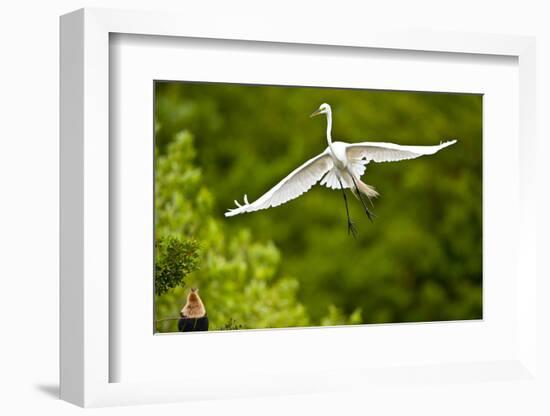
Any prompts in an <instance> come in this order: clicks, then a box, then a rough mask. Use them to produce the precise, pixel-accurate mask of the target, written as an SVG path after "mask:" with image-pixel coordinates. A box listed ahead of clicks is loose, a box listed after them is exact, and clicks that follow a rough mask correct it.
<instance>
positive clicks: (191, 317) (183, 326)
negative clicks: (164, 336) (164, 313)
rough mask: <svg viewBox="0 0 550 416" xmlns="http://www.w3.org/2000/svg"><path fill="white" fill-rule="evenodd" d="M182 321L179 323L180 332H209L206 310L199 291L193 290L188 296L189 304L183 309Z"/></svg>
mask: <svg viewBox="0 0 550 416" xmlns="http://www.w3.org/2000/svg"><path fill="white" fill-rule="evenodd" d="M180 315H181V319H180V320H179V322H178V329H179V330H180V332H187V331H208V317H207V316H206V308H205V307H204V304H203V303H202V300H201V298H200V296H199V289H197V288H191V291H190V292H189V294H188V295H187V303H186V304H185V306H184V307H183V308H182V310H181V312H180Z"/></svg>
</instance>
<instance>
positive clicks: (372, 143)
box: [61, 9, 537, 406]
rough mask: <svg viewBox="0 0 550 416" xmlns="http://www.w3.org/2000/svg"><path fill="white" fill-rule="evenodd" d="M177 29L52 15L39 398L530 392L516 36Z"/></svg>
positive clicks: (528, 151) (525, 41)
mask: <svg viewBox="0 0 550 416" xmlns="http://www.w3.org/2000/svg"><path fill="white" fill-rule="evenodd" d="M199 20H200V19H199ZM180 21H181V20H180V17H178V16H173V15H170V14H163V13H158V14H157V13H144V12H123V11H112V10H95V9H93V10H89V9H86V10H80V11H77V12H74V13H72V14H69V15H66V16H63V17H62V19H61V81H62V87H61V101H62V107H61V110H62V120H61V207H62V216H61V218H62V220H61V244H62V246H61V250H62V260H61V289H62V293H61V396H62V398H64V399H65V400H68V401H71V402H73V403H76V404H79V405H82V406H103V405H112V404H135V403H155V402H164V401H183V400H193V399H205V398H214V397H216V398H220V397H222V398H223V397H228V398H229V397H243V396H245V397H248V396H255V395H266V394H284V393H292V394H296V393H307V392H323V391H334V390H341V389H345V390H355V389H357V390H358V391H360V390H361V389H363V388H365V387H366V386H368V388H369V389H373V390H376V389H382V390H383V389H384V387H383V386H387V385H388V384H389V385H391V386H392V387H394V388H397V389H407V386H411V385H412V384H413V383H420V384H422V385H424V386H427V387H426V388H427V389H429V388H430V387H429V386H430V385H433V383H443V384H445V383H456V382H460V383H466V384H469V385H474V386H476V388H479V386H480V385H481V384H483V383H481V382H490V383H493V382H494V383H498V382H502V381H506V382H510V383H515V382H518V383H519V382H522V381H525V380H531V381H530V382H533V383H536V382H537V381H536V379H533V377H534V374H535V370H536V362H535V361H534V351H535V348H536V336H535V335H536V327H535V324H534V322H535V319H534V318H535V317H536V304H535V303H534V302H533V301H532V300H533V298H534V291H535V282H536V270H535V269H534V262H532V257H531V256H532V255H533V253H534V250H533V248H534V247H535V238H534V230H535V219H534V218H533V217H532V216H529V215H524V213H525V212H528V211H529V210H530V208H531V207H530V204H533V203H534V202H533V200H532V199H531V198H530V197H529V195H531V193H532V192H533V187H532V180H533V177H532V176H533V171H532V165H533V160H534V153H533V150H532V147H531V146H530V143H533V141H534V131H533V130H532V123H530V117H531V114H533V111H532V110H533V108H534V98H533V97H534V79H533V77H532V74H533V71H534V46H533V44H534V41H533V40H532V39H531V38H522V37H513V36H489V35H465V34H438V36H427V35H426V34H425V33H420V32H419V33H416V34H414V33H408V34H406V35H404V34H400V33H394V34H389V33H386V34H384V33H380V32H374V31H373V32H368V31H367V32H365V33H362V34H361V35H358V34H356V33H353V34H351V33H347V32H345V31H344V32H341V33H340V32H338V31H329V32H317V31H315V30H313V31H309V32H308V34H307V35H305V34H304V33H303V32H302V31H300V29H299V28H294V29H292V28H289V29H288V30H285V31H284V32H283V31H281V30H279V29H277V28H276V27H270V26H269V25H267V26H264V27H262V28H261V29H260V28H259V27H257V26H254V25H252V26H250V27H247V26H246V25H245V26H243V27H242V30H243V32H241V34H239V35H235V34H234V33H233V32H232V31H231V28H230V26H228V25H227V24H223V23H222V24H220V25H213V26H202V25H201V24H200V22H199V21H197V22H188V24H187V25H184V26H182V25H181V24H180ZM242 33H246V35H243V34H242ZM306 36H307V37H306ZM310 116H311V117H310ZM518 149H519V151H518ZM520 270H521V273H520ZM404 345H406V348H403V346H404ZM182 352H184V355H182ZM182 356H184V357H186V358H185V359H184V360H181V357H182ZM327 357H335V358H336V357H337V359H327ZM495 388H496V387H495Z"/></svg>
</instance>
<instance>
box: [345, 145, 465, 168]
mask: <svg viewBox="0 0 550 416" xmlns="http://www.w3.org/2000/svg"><path fill="white" fill-rule="evenodd" d="M455 143H456V140H450V141H448V142H445V143H441V144H439V145H435V146H401V145H398V144H394V143H381V142H363V143H350V144H349V145H348V147H347V149H346V152H347V155H348V158H350V159H364V160H366V161H367V163H368V162H371V161H373V162H396V161H398V160H406V159H415V158H417V157H420V156H423V155H433V154H434V153H437V152H438V151H440V150H441V149H443V148H445V147H447V146H450V145H452V144H455Z"/></svg>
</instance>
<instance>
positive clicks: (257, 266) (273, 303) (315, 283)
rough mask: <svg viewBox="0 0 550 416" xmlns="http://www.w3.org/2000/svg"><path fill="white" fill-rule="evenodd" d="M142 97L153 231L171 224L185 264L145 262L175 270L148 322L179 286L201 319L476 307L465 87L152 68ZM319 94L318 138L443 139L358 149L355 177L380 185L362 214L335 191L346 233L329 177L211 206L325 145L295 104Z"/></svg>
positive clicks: (473, 169)
mask: <svg viewBox="0 0 550 416" xmlns="http://www.w3.org/2000/svg"><path fill="white" fill-rule="evenodd" d="M155 99H156V102H155V147H156V157H155V163H156V178H155V179H156V181H155V184H156V199H155V206H156V237H157V242H162V241H166V239H167V238H172V239H175V240H176V242H179V243H180V244H181V245H182V250H188V252H186V255H187V257H185V256H183V257H182V259H181V262H182V263H186V262H189V261H192V262H193V266H196V267H193V268H192V269H189V268H188V269H186V270H184V271H183V272H182V271H180V269H181V267H180V269H178V268H177V265H176V266H174V265H172V266H170V267H174V268H173V269H166V267H168V266H166V264H164V263H162V264H160V263H159V261H157V274H158V275H160V271H161V270H168V271H169V273H168V274H167V275H168V276H169V275H170V270H173V273H174V274H177V275H178V276H179V278H180V279H179V281H178V282H179V284H178V285H176V286H175V287H174V288H171V289H170V290H167V291H164V292H162V293H158V294H157V296H156V303H157V308H156V319H157V320H159V322H157V330H158V331H174V330H176V321H169V320H167V321H160V320H161V319H165V318H169V317H174V316H177V315H178V313H179V310H180V309H181V308H182V306H183V304H184V303H185V296H186V293H187V291H188V288H189V287H192V286H197V287H199V289H200V294H201V297H202V299H203V301H204V303H205V306H206V309H207V311H208V316H209V319H210V323H211V328H212V329H224V328H225V329H235V328H266V327H290V326H313V325H336V324H347V323H387V322H410V321H438V320H463V319H480V318H481V317H482V97H481V96H480V95H472V94H446V93H445V94H443V93H419V92H398V91H373V90H353V89H327V88H301V87H300V88H299V87H274V86H256V85H235V84H206V83H182V82H157V83H155ZM323 102H327V103H329V104H330V105H331V106H332V110H333V119H334V122H333V130H332V136H333V139H334V140H342V141H348V142H360V141H389V142H394V143H398V144H411V145H433V144H439V143H440V142H441V141H445V140H449V139H453V138H456V139H458V143H457V144H455V145H454V146H451V147H449V148H447V149H444V150H442V151H441V152H439V153H438V154H436V155H434V156H425V157H421V158H419V159H415V160H409V161H401V162H395V163H381V164H376V163H370V164H369V165H368V166H367V170H366V174H365V176H363V180H364V181H365V182H366V183H368V184H370V185H373V186H374V187H375V188H376V189H377V190H378V192H380V194H381V195H380V197H379V198H378V199H376V200H375V201H374V208H373V211H374V212H375V214H376V219H375V221H374V223H371V222H369V220H368V218H367V217H366V216H365V214H364V212H363V210H362V207H361V204H360V203H359V201H357V200H356V199H355V198H354V197H353V196H351V194H350V198H349V201H350V202H351V205H350V208H351V216H352V218H353V220H354V221H355V223H356V226H357V229H358V232H359V234H358V238H357V240H354V239H353V238H352V237H350V236H349V235H348V234H347V227H346V214H345V208H344V204H343V201H342V195H341V193H340V191H333V190H329V189H327V188H324V187H320V186H318V185H317V186H315V187H313V188H312V189H311V190H310V191H309V192H307V193H306V194H304V195H302V196H301V197H299V198H298V199H296V200H293V201H291V202H288V203H287V204H285V205H282V206H280V207H277V208H270V209H268V210H263V211H258V212H255V213H249V214H244V215H239V216H236V217H231V218H225V217H224V216H223V213H224V212H225V211H226V210H227V209H228V208H233V207H234V202H233V200H234V199H237V200H239V201H242V198H243V195H244V194H245V193H246V194H247V195H248V198H249V200H250V201H253V200H255V199H256V198H258V197H259V196H261V195H262V194H263V193H264V192H266V191H267V190H268V189H270V188H271V187H272V186H273V185H274V184H276V183H277V182H278V181H279V180H281V179H282V178H283V177H285V176H286V175H287V174H288V173H289V172H291V171H292V170H293V169H295V168H296V167H298V166H299V165H300V164H302V163H303V162H304V161H306V160H307V159H309V158H311V157H313V156H315V155H317V154H318V153H320V152H322V151H323V150H324V149H325V147H326V146H327V143H326V139H325V128H326V118H325V117H324V116H321V117H317V118H313V119H311V118H309V114H310V113H311V112H312V111H314V110H315V109H317V108H318V107H319V105H320V104H321V103H323ZM190 242H191V243H190ZM159 250H162V244H158V248H157V259H159V258H160V259H163V258H164V259H165V258H166V256H163V255H162V253H160V254H159ZM176 250H177V247H176ZM189 250H190V251H189ZM165 254H166V253H165ZM168 257H169V256H168ZM190 259H191V260H190ZM162 261H164V260H162ZM173 263H176V262H173ZM195 263H196V264H195ZM163 268H164V269H163ZM195 269H196V270H195Z"/></svg>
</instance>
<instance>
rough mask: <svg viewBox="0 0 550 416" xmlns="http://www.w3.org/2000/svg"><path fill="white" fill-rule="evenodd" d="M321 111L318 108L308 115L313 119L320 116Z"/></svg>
mask: <svg viewBox="0 0 550 416" xmlns="http://www.w3.org/2000/svg"><path fill="white" fill-rule="evenodd" d="M322 111H323V110H321V109H320V108H318V109H317V110H315V111H314V112H313V113H311V114H310V117H315V116H318V115H319V114H322Z"/></svg>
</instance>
